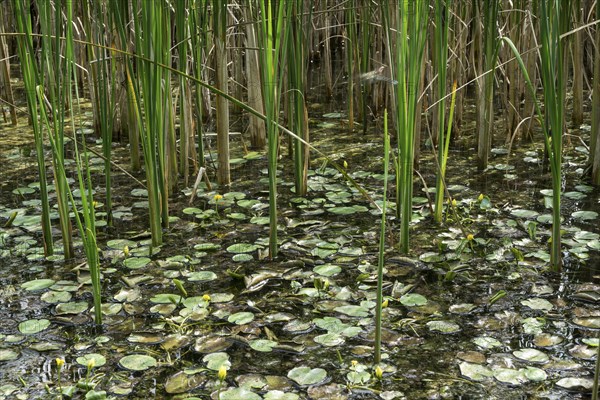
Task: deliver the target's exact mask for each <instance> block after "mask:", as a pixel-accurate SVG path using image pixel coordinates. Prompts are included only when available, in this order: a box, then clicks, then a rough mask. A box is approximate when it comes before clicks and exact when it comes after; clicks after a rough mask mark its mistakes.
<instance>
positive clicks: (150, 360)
mask: <svg viewBox="0 0 600 400" xmlns="http://www.w3.org/2000/svg"><path fill="white" fill-rule="evenodd" d="M157 364H158V363H157V362H156V359H155V358H154V357H151V356H147V355H145V354H130V355H128V356H125V357H123V358H121V359H120V360H119V365H120V366H121V367H123V368H125V369H128V370H130V371H145V370H147V369H149V368H154V367H156V365H157Z"/></svg>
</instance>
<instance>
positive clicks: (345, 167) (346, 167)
mask: <svg viewBox="0 0 600 400" xmlns="http://www.w3.org/2000/svg"><path fill="white" fill-rule="evenodd" d="M344 169H348V163H347V162H346V160H344Z"/></svg>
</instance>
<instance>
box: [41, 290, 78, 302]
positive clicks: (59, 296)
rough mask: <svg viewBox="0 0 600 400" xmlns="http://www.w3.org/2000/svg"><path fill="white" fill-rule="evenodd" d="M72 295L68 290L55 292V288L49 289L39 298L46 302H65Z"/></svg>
mask: <svg viewBox="0 0 600 400" xmlns="http://www.w3.org/2000/svg"><path fill="white" fill-rule="evenodd" d="M72 296H73V295H72V294H71V293H69V292H57V291H56V290H49V291H47V292H45V293H44V294H43V295H42V296H41V297H40V299H41V300H42V301H45V302H46V303H50V304H56V303H65V302H67V301H69V300H71V297H72Z"/></svg>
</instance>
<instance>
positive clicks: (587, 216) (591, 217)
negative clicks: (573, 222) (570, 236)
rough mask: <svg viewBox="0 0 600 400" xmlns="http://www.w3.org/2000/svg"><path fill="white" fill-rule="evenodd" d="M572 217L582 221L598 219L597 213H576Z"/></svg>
mask: <svg viewBox="0 0 600 400" xmlns="http://www.w3.org/2000/svg"><path fill="white" fill-rule="evenodd" d="M571 216H572V217H573V218H575V219H580V220H582V221H591V220H594V219H596V218H598V213H597V212H596V211H575V212H574V213H573V214H571Z"/></svg>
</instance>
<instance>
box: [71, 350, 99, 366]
mask: <svg viewBox="0 0 600 400" xmlns="http://www.w3.org/2000/svg"><path fill="white" fill-rule="evenodd" d="M91 360H94V361H93V362H94V366H95V367H101V366H103V365H104V364H106V357H104V356H103V355H102V354H98V353H90V354H86V355H83V356H81V357H77V363H78V364H79V365H83V366H84V367H87V365H88V363H89V362H90V361H91Z"/></svg>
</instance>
